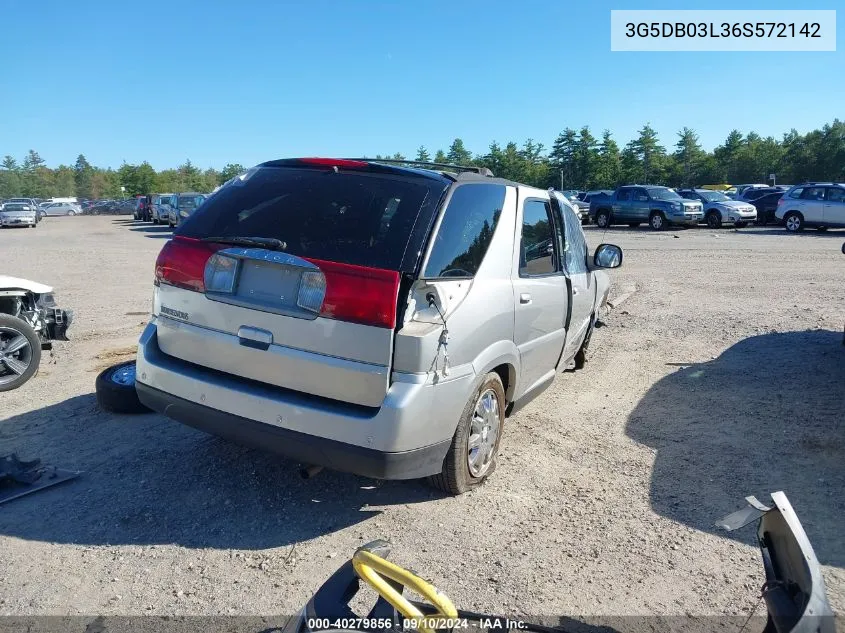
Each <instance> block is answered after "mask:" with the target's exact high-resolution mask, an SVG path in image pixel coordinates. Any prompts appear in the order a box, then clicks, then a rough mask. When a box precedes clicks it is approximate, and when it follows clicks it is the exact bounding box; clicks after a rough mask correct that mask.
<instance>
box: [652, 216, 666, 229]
mask: <svg viewBox="0 0 845 633" xmlns="http://www.w3.org/2000/svg"><path fill="white" fill-rule="evenodd" d="M651 225H652V226H653V227H654V228H656V229H659V228H660V227H661V226H663V218H662V217H660V216H659V215H654V216H652V218H651Z"/></svg>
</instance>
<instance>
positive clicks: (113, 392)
mask: <svg viewBox="0 0 845 633" xmlns="http://www.w3.org/2000/svg"><path fill="white" fill-rule="evenodd" d="M95 389H96V391H97V402H98V403H99V405H100V407H101V408H103V409H105V410H106V411H111V412H112V413H148V412H149V411H150V409H149V408H147V407H146V406H144V405H143V404H141V401H140V400H138V393H137V392H136V391H135V361H134V360H132V361H127V362H124V363H118V364H117V365H112V366H111V367H109V368H107V369H104V370H103V371H102V372H100V375H99V376H97V381H96V383H95Z"/></svg>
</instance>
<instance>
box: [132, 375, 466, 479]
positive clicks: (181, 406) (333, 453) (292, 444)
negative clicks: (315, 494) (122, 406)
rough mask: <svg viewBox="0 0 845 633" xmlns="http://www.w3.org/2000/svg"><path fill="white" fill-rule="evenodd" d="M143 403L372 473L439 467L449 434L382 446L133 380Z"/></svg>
mask: <svg viewBox="0 0 845 633" xmlns="http://www.w3.org/2000/svg"><path fill="white" fill-rule="evenodd" d="M135 388H136V390H137V392H138V398H139V399H140V400H141V402H143V403H144V404H145V405H147V406H148V407H150V408H151V409H153V410H154V411H158V412H159V413H163V414H165V415H167V416H168V417H170V418H173V419H174V420H176V421H178V422H181V423H183V424H187V425H188V426H192V427H194V428H195V429H199V430H200V431H205V432H206V433H211V434H212V435H217V436H219V437H222V438H224V439H227V440H229V441H231V442H234V443H236V444H241V445H243V446H249V447H251V448H256V449H259V450H262V451H267V452H270V453H276V454H278V455H282V456H284V457H287V458H290V459H293V460H296V461H298V462H302V463H305V464H316V465H319V466H325V467H326V468H331V469H332V470H339V471H344V472H350V473H355V474H356V475H362V476H364V477H373V478H376V479H416V478H418V477H426V476H428V475H433V474H436V473H439V472H440V470H441V468H442V466H443V458H444V456H445V455H446V451H447V450H448V449H449V443H450V440H446V441H445V442H441V443H440V444H434V445H431V446H426V447H424V448H419V449H415V450H410V451H401V452H392V453H391V452H384V451H377V450H374V449H371V448H364V447H363V446H355V445H353V444H346V443H344V442H338V441H335V440H330V439H326V438H324V437H317V436H316V435H309V434H307V433H300V432H297V431H291V430H289V429H284V428H281V427H278V426H273V425H270V424H265V423H263V422H256V421H255V420H250V419H249V418H244V417H241V416H237V415H233V414H231V413H226V412H224V411H219V410H217V409H212V408H211V407H206V406H204V405H201V404H197V403H195V402H191V401H190V400H185V399H184V398H179V397H177V396H174V395H172V394H169V393H165V392H164V391H160V390H158V389H154V388H152V387H148V386H147V385H144V384H143V383H140V382H139V383H137V384H136V386H135Z"/></svg>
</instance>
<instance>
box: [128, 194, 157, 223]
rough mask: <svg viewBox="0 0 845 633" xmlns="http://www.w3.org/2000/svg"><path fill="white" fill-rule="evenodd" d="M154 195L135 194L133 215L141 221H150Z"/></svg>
mask: <svg viewBox="0 0 845 633" xmlns="http://www.w3.org/2000/svg"><path fill="white" fill-rule="evenodd" d="M151 204H152V196H135V209H134V210H133V212H132V217H133V219H135V220H138V221H140V222H149V221H150V220H151V219H152V215H151V208H150V207H151Z"/></svg>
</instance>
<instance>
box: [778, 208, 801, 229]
mask: <svg viewBox="0 0 845 633" xmlns="http://www.w3.org/2000/svg"><path fill="white" fill-rule="evenodd" d="M783 225H784V227H786V230H787V231H789V232H790V233H798V232H799V231H803V230H804V216H803V215H801V214H800V213H798V212H797V211H790V212H789V213H787V214H786V215H785V216H783Z"/></svg>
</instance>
